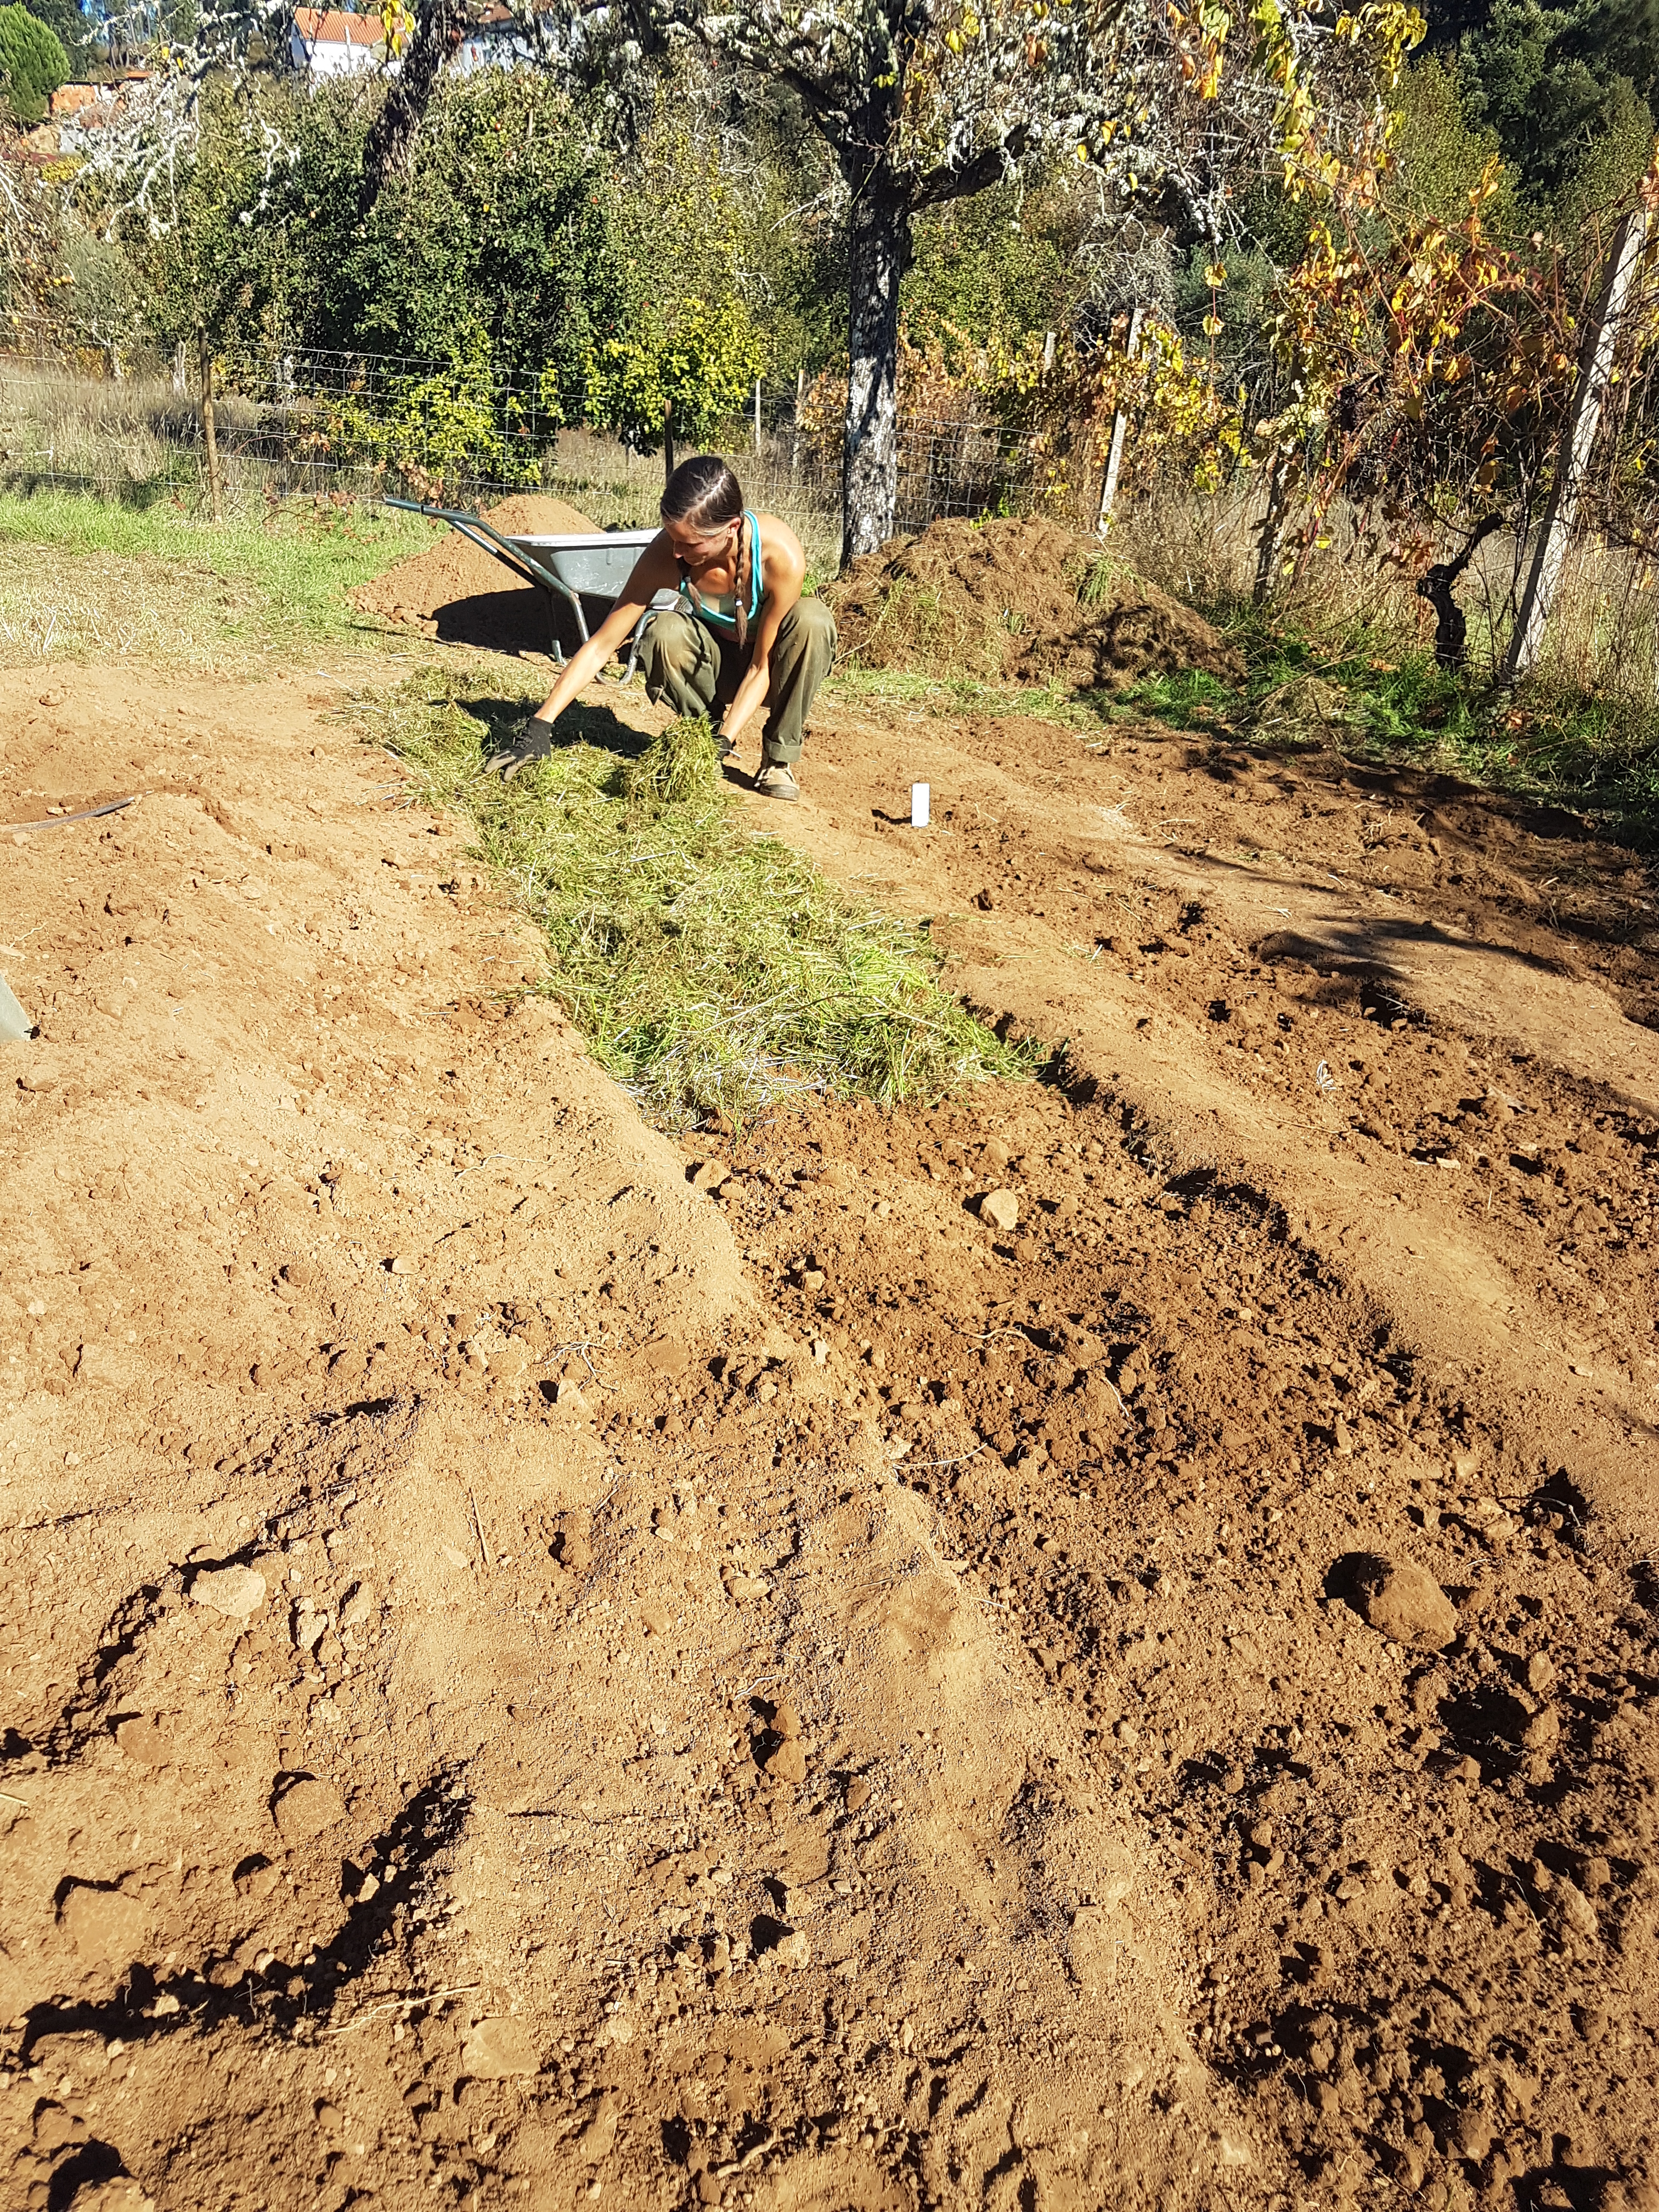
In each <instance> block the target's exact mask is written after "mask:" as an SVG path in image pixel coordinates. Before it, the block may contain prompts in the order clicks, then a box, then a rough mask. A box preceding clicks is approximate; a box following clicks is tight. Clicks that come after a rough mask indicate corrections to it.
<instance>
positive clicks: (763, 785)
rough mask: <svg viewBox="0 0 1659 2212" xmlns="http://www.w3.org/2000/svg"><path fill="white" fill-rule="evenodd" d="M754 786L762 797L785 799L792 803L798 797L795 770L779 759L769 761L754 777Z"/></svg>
mask: <svg viewBox="0 0 1659 2212" xmlns="http://www.w3.org/2000/svg"><path fill="white" fill-rule="evenodd" d="M755 788H756V790H757V792H759V793H760V795H761V797H762V798H763V799H788V800H789V801H790V802H791V803H792V804H793V801H794V800H796V799H799V797H800V786H799V784H798V783H797V782H796V781H795V772H794V770H793V769H790V768H786V767H785V766H784V764H783V763H782V762H781V761H770V762H769V763H768V764H767V765H766V767H764V768H763V769H762V770H761V772H760V774H759V775H757V777H756V778H755Z"/></svg>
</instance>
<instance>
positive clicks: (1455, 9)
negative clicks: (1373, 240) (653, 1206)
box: [1407, 0, 1659, 229]
mask: <svg viewBox="0 0 1659 2212" xmlns="http://www.w3.org/2000/svg"><path fill="white" fill-rule="evenodd" d="M1428 23H1429V39H1430V44H1431V49H1432V50H1433V51H1434V52H1436V53H1437V54H1440V55H1442V56H1447V57H1449V56H1451V55H1453V54H1455V57H1456V64H1457V66H1456V82H1457V88H1458V99H1459V101H1460V104H1461V106H1462V110H1463V114H1464V118H1465V120H1466V122H1467V124H1468V126H1469V127H1470V128H1471V129H1472V130H1473V131H1476V132H1481V131H1485V132H1488V133H1490V134H1491V136H1492V137H1493V138H1494V139H1495V140H1496V143H1497V146H1498V150H1499V151H1500V152H1501V153H1502V155H1503V157H1504V164H1505V166H1506V167H1507V168H1508V169H1509V170H1510V172H1511V173H1512V175H1513V177H1514V179H1515V185H1516V203H1517V215H1518V218H1519V220H1520V221H1521V222H1522V225H1523V226H1524V225H1526V224H1528V223H1531V224H1537V225H1541V226H1544V227H1551V226H1554V227H1556V228H1563V229H1565V228H1570V227H1571V222H1572V221H1573V219H1574V214H1575V211H1582V210H1583V209H1584V208H1585V207H1587V206H1588V205H1589V204H1593V202H1594V198H1595V195H1596V194H1598V193H1601V194H1602V195H1604V196H1611V194H1612V193H1613V192H1615V191H1618V190H1619V189H1620V188H1621V187H1622V186H1624V185H1627V184H1628V183H1629V182H1630V181H1632V179H1634V178H1635V177H1636V176H1639V174H1640V173H1641V171H1642V168H1643V167H1644V159H1645V155H1644V156H1643V157H1642V158H1640V159H1635V160H1634V161H1633V164H1632V155H1633V149H1634V148H1635V146H1636V143H1637V142H1638V139H1640V140H1645V141H1650V140H1651V137H1652V133H1653V120H1652V117H1653V109H1654V105H1655V102H1656V100H1659V0H1570V4H1568V5H1566V6H1563V7H1550V6H1547V5H1545V4H1544V0H1473V3H1472V0H1449V4H1441V5H1433V6H1431V7H1430V9H1429V10H1428ZM1407 143H1409V141H1408V140H1407Z"/></svg>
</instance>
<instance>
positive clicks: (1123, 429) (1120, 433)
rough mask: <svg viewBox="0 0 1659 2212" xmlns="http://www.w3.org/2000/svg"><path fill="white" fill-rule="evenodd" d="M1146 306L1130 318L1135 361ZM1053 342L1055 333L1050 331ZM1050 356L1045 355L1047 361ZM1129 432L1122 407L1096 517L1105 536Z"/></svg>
mask: <svg viewBox="0 0 1659 2212" xmlns="http://www.w3.org/2000/svg"><path fill="white" fill-rule="evenodd" d="M1145 313H1146V310H1145V308H1144V307H1137V308H1136V309H1135V311H1134V313H1133V315H1131V316H1130V318H1129V345H1128V356H1129V359H1130V360H1131V361H1133V359H1134V357H1135V356H1136V354H1138V353H1139V350H1140V323H1141V318H1142V316H1143V315H1144V314H1145ZM1049 336H1050V341H1051V342H1052V338H1053V333H1052V332H1050V334H1049ZM1047 358H1048V356H1046V355H1045V361H1046V360H1047ZM1128 435H1129V418H1128V416H1127V414H1126V413H1125V412H1124V410H1123V409H1122V408H1121V407H1120V408H1119V409H1118V410H1117V412H1116V413H1115V415H1114V416H1113V417H1112V442H1111V446H1110V447H1109V450H1108V452H1107V455H1106V475H1105V478H1104V480H1103V483H1102V484H1101V487H1100V513H1098V514H1097V516H1096V517H1095V534H1096V535H1097V537H1100V538H1103V537H1104V536H1105V535H1106V530H1107V526H1108V525H1109V522H1110V521H1111V519H1112V508H1113V507H1114V505H1115V502H1116V500H1117V477H1118V471H1119V470H1120V469H1121V467H1122V466H1123V441H1124V440H1125V439H1126V438H1127V436H1128Z"/></svg>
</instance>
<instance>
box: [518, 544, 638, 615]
mask: <svg viewBox="0 0 1659 2212" xmlns="http://www.w3.org/2000/svg"><path fill="white" fill-rule="evenodd" d="M656 535H657V532H655V531H654V530H604V531H596V532H593V533H592V535H591V536H584V537H580V538H520V537H513V538H508V540H507V543H508V544H509V545H513V546H515V547H516V548H517V549H518V550H519V551H520V553H524V554H527V555H528V556H529V557H530V558H531V559H532V561H534V562H537V563H538V565H539V566H540V567H542V568H550V569H551V570H552V572H553V574H554V575H555V576H556V577H557V578H558V580H559V581H560V583H562V585H563V586H564V587H565V590H566V591H567V592H580V593H581V594H582V595H583V596H584V597H585V598H586V599H605V600H611V599H616V598H617V595H618V593H619V592H621V591H622V590H623V586H625V585H626V584H627V582H628V580H629V577H630V576H631V575H632V574H633V573H634V568H635V562H637V561H638V560H639V557H640V556H641V553H642V552H643V551H644V550H645V549H646V547H647V545H648V544H650V543H651V541H652V539H653V538H655V537H656Z"/></svg>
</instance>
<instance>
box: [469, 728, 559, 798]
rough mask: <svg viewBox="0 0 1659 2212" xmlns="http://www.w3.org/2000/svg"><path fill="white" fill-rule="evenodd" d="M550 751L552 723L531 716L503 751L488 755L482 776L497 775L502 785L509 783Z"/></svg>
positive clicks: (551, 746) (544, 757) (545, 756)
mask: <svg viewBox="0 0 1659 2212" xmlns="http://www.w3.org/2000/svg"><path fill="white" fill-rule="evenodd" d="M552 750H553V725H552V723H551V722H544V721H543V720H542V718H541V716H540V715H539V714H532V716H531V718H530V720H528V721H527V722H526V724H525V726H524V727H523V729H522V730H521V731H520V732H519V734H518V736H517V737H516V738H514V739H513V743H512V744H510V745H508V746H507V749H506V750H505V751H503V752H499V753H492V754H491V755H490V757H489V759H488V760H487V761H486V762H485V763H484V774H485V775H499V776H500V778H501V781H502V782H503V783H511V782H512V781H513V777H514V776H515V775H517V774H518V773H519V770H520V769H521V768H528V767H529V765H530V763H531V762H532V761H538V760H545V759H546V758H547V757H548V755H549V754H550V752H551V751H552Z"/></svg>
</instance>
